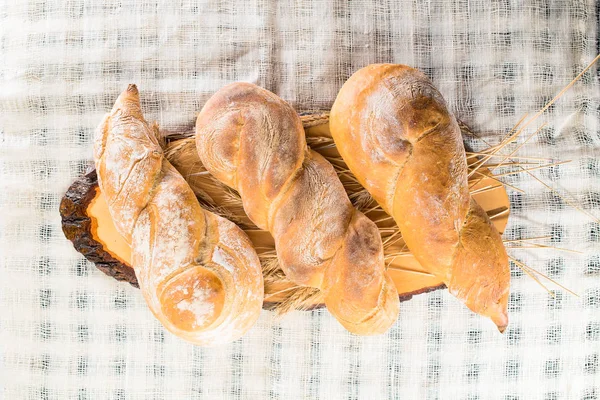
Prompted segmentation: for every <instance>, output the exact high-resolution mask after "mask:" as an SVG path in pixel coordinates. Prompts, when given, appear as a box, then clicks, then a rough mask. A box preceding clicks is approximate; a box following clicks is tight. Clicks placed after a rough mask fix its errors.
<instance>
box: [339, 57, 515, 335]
mask: <svg viewBox="0 0 600 400" xmlns="http://www.w3.org/2000/svg"><path fill="white" fill-rule="evenodd" d="M330 128H331V133H332V136H333V138H334V140H335V142H336V145H337V146H338V149H339V151H340V154H341V155H342V157H343V158H344V161H346V163H347V164H348V166H349V168H350V169H351V170H352V172H353V173H354V175H355V176H356V177H357V178H358V180H359V181H360V182H361V184H362V185H363V186H364V187H365V188H366V189H367V190H368V191H369V192H370V193H371V194H372V195H373V197H374V198H375V199H376V200H377V201H378V202H379V204H381V206H382V207H383V208H384V209H385V210H386V211H388V212H389V213H390V214H391V215H392V216H393V217H394V219H395V220H396V222H397V223H398V226H399V227H400V230H401V232H402V236H403V238H404V240H405V242H406V244H407V245H408V247H409V248H410V250H411V252H412V253H413V254H414V255H415V257H416V258H417V259H418V260H419V262H420V263H421V264H422V265H423V267H425V268H426V269H427V270H428V271H430V272H431V273H434V274H435V275H436V276H438V277H440V279H443V281H444V282H445V283H446V285H447V286H448V287H449V290H450V292H451V293H453V294H454V295H456V296H457V297H458V298H460V299H461V300H463V301H464V302H465V303H466V305H467V306H468V307H469V308H471V309H472V310H473V311H475V312H478V313H480V314H482V315H486V316H489V317H490V318H491V319H492V320H493V321H494V322H495V323H496V324H497V325H498V327H499V329H500V330H503V329H504V328H505V327H506V324H507V322H508V319H507V317H506V305H507V300H508V288H509V279H510V271H509V268H508V258H507V255H506V250H505V249H504V245H503V243H502V240H501V237H500V234H499V233H498V231H497V230H496V229H495V228H494V227H493V225H492V223H491V222H490V220H489V218H488V217H487V215H486V214H485V212H484V211H483V210H482V209H481V207H479V206H478V205H477V203H475V202H474V201H472V200H471V196H470V194H469V187H468V183H467V165H466V158H465V152H464V147H463V144H462V139H461V136H460V129H459V127H458V124H457V122H456V120H455V118H454V116H453V115H452V114H451V113H449V112H448V110H447V108H446V104H445V102H444V100H443V98H442V96H441V95H440V93H439V92H438V91H437V90H436V89H435V88H434V87H433V85H432V84H431V82H430V81H429V80H428V79H427V78H426V77H425V75H423V74H422V73H420V72H419V71H417V70H414V69H412V68H410V67H407V66H403V65H392V64H375V65H370V66H368V67H365V68H363V69H361V70H359V71H358V72H356V73H355V74H354V75H353V76H352V77H351V78H350V79H349V80H348V81H347V82H346V83H345V84H344V86H343V87H342V89H341V91H340V93H339V94H338V96H337V99H336V101H335V103H334V105H333V108H332V110H331V116H330Z"/></svg>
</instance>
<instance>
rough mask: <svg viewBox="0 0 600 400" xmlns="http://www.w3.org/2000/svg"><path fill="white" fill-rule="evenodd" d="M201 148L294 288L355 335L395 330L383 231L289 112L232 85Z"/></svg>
mask: <svg viewBox="0 0 600 400" xmlns="http://www.w3.org/2000/svg"><path fill="white" fill-rule="evenodd" d="M196 145H197V148H198V153H199V155H200V158H201V160H202V163H203V164H204V166H205V168H206V169H207V170H208V171H209V172H210V173H211V174H213V175H214V176H215V177H216V178H217V179H219V180H220V181H221V182H223V183H224V184H226V185H228V186H229V187H231V188H233V189H235V190H237V191H238V192H239V193H240V195H241V198H242V202H243V205H244V210H245V211H246V214H247V215H248V217H249V218H250V219H251V220H252V221H253V222H254V223H255V224H256V225H257V226H258V227H259V228H261V229H264V230H268V231H269V232H271V234H272V235H273V237H274V239H275V246H276V249H277V256H278V258H279V262H280V264H281V268H282V270H283V271H284V273H285V274H286V276H287V277H288V278H289V279H290V280H292V281H294V282H295V283H297V284H299V285H303V286H312V287H316V288H319V289H321V290H322V291H323V292H324V296H325V304H326V306H327V308H328V309H329V311H330V312H331V313H332V314H333V315H334V316H335V317H336V318H337V319H338V321H339V322H340V323H341V324H342V325H343V326H344V327H345V328H346V329H348V330H349V331H350V332H353V333H356V334H361V335H371V334H377V333H382V332H384V331H386V330H387V329H388V328H389V327H390V326H391V325H392V324H393V323H394V321H395V320H396V319H397V317H398V310H399V300H398V292H397V290H396V287H395V285H394V283H393V281H392V279H391V278H390V276H389V275H388V274H387V272H386V269H385V265H384V259H383V246H382V242H381V237H380V235H379V232H378V230H377V226H376V225H375V224H374V223H373V222H372V221H371V220H369V219H368V218H367V217H365V216H364V215H363V214H362V213H360V212H358V211H357V210H356V209H355V208H354V207H353V206H352V204H351V203H350V200H349V199H348V196H347V194H346V192H345V191H344V187H343V186H342V183H341V182H340V180H339V179H338V177H337V174H336V173H335V170H334V168H333V166H332V165H331V164H329V163H328V162H327V161H326V160H325V159H324V158H323V157H322V156H321V155H319V154H318V153H316V152H314V151H311V150H309V149H308V147H307V146H306V138H305V136H304V130H303V128H302V123H301V121H300V118H299V117H298V114H297V113H296V112H295V111H294V110H293V109H292V107H291V106H290V105H289V104H287V103H286V102H284V101H283V100H282V99H280V98H279V97H277V96H276V95H274V94H273V93H271V92H269V91H267V90H265V89H262V88H260V87H258V86H256V85H252V84H249V83H234V84H231V85H228V86H226V87H224V88H223V89H221V90H219V91H218V92H217V93H216V94H215V95H213V96H212V97H211V98H210V99H209V100H208V102H207V103H206V104H205V106H204V108H203V109H202V111H201V112H200V114H199V116H198V119H197V121H196Z"/></svg>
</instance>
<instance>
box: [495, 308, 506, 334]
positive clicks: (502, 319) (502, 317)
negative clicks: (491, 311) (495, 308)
mask: <svg viewBox="0 0 600 400" xmlns="http://www.w3.org/2000/svg"><path fill="white" fill-rule="evenodd" d="M492 321H494V323H495V324H496V326H497V327H498V331H500V333H504V331H505V330H506V327H507V326H508V314H507V313H506V311H502V312H500V313H498V314H497V315H495V316H492Z"/></svg>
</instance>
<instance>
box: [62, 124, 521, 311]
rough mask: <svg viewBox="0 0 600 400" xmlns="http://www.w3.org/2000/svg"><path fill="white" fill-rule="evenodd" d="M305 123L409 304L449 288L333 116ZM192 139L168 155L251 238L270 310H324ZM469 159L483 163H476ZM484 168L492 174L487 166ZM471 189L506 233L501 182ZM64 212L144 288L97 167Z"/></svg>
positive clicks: (76, 186) (90, 246) (97, 255)
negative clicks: (369, 182)
mask: <svg viewBox="0 0 600 400" xmlns="http://www.w3.org/2000/svg"><path fill="white" fill-rule="evenodd" d="M302 121H303V124H304V128H305V132H306V137H307V143H308V144H309V146H310V147H311V148H312V149H313V150H315V151H317V152H319V153H321V154H322V155H323V156H324V157H326V158H327V159H328V160H329V161H330V162H331V163H332V164H333V165H334V167H335V169H336V171H337V172H338V176H339V177H340V180H341V181H342V183H343V184H344V187H345V188H346V191H347V193H348V195H349V197H350V199H351V200H352V202H353V203H354V204H355V206H356V207H357V208H358V209H359V210H361V211H363V212H365V214H366V215H367V216H368V217H369V218H370V219H371V220H373V221H374V222H375V223H376V224H377V226H378V227H379V229H380V232H381V236H382V240H383V241H384V248H385V255H386V264H387V266H388V271H389V273H390V275H391V277H392V279H393V280H394V282H395V284H396V287H397V288H398V293H399V295H400V299H401V300H403V301H404V300H408V299H410V298H411V297H412V296H413V295H416V294H420V293H425V292H429V291H432V290H437V289H441V288H444V284H443V283H442V282H441V281H440V280H439V279H438V278H436V277H434V276H433V275H430V274H429V273H427V271H425V270H424V269H423V268H422V267H421V266H420V264H419V263H418V262H417V260H416V259H415V258H414V257H413V256H412V254H410V252H409V251H408V249H407V248H406V246H405V245H404V242H403V240H402V238H401V234H400V232H399V231H398V228H397V226H396V224H395V222H394V220H393V219H392V218H391V217H390V216H389V215H388V214H386V213H385V212H384V211H383V210H382V209H381V208H380V207H378V206H377V204H376V203H375V202H374V201H373V200H372V198H371V197H370V196H369V195H368V193H367V192H366V191H365V190H364V188H363V187H362V186H360V184H358V182H357V181H356V179H355V178H354V176H353V175H352V173H351V172H349V171H348V169H347V167H346V164H345V163H344V161H343V160H342V159H341V157H340V155H339V153H338V151H337V148H336V147H335V144H334V142H333V140H332V138H331V134H330V132H329V118H328V114H326V113H316V114H308V115H304V116H302ZM192 136H193V131H190V132H186V133H183V134H179V135H169V136H167V145H166V148H165V154H166V157H167V158H168V160H169V161H170V162H171V163H172V164H173V166H174V167H175V168H177V170H178V171H179V172H180V173H181V174H182V175H183V176H184V178H185V179H186V180H187V181H188V183H189V184H190V186H191V187H192V189H193V190H194V192H195V193H196V195H197V197H198V199H199V201H200V203H201V204H202V205H203V206H204V207H205V208H207V209H209V210H211V211H213V212H216V213H218V214H220V215H222V216H224V217H227V218H229V219H230V220H232V221H233V222H235V223H237V224H238V225H239V226H240V227H241V228H242V229H244V231H245V232H246V233H247V234H248V236H249V237H250V240H252V242H253V244H254V246H255V248H256V251H257V253H258V254H259V257H260V259H261V263H262V264H263V273H264V276H265V302H264V308H269V309H272V308H276V309H278V310H279V311H287V310H289V309H311V308H315V307H320V306H322V302H321V296H320V293H319V291H318V290H317V289H313V288H300V287H297V286H296V285H294V284H293V283H292V282H289V281H288V280H287V279H286V278H285V275H284V274H283V272H282V271H281V269H279V267H278V265H277V259H276V255H275V245H274V241H273V238H272V236H271V235H270V234H269V232H266V231H263V230H261V229H258V228H257V227H256V226H255V225H254V224H253V223H252V221H250V220H249V219H248V217H247V216H246V214H245V213H244V211H243V207H242V204H241V200H240V199H239V195H238V194H237V193H236V192H235V191H233V190H231V189H229V188H227V187H225V186H224V185H222V184H221V183H220V182H218V181H216V180H215V179H214V178H213V177H212V176H211V175H210V174H209V173H208V172H207V171H206V169H205V168H204V167H203V165H202V162H201V161H200V158H199V157H198V155H197V153H196V148H195V143H194V140H193V137H192ZM469 161H471V162H475V161H477V159H476V158H470V159H469ZM479 171H480V172H482V173H483V174H486V175H490V174H491V173H490V171H489V170H487V169H484V168H480V169H479ZM470 186H471V192H472V193H473V197H474V198H475V200H476V201H477V202H478V203H479V204H480V205H481V206H482V207H483V208H484V209H485V210H486V212H487V213H488V215H490V217H491V218H492V221H493V223H494V225H495V226H496V228H497V229H498V230H499V231H500V232H503V231H504V228H505V227H506V224H507V222H508V215H509V206H510V203H509V199H508V196H507V194H506V191H505V189H504V187H503V186H502V184H500V183H499V181H497V180H495V179H493V178H491V177H483V178H481V176H478V175H477V176H474V177H473V179H472V180H471V181H470ZM60 214H61V217H62V226H63V232H64V234H65V236H66V237H67V239H69V240H71V241H72V242H73V245H74V246H75V249H76V250H77V251H79V252H80V253H82V254H83V255H84V256H85V257H86V258H87V259H88V260H90V261H91V262H93V263H94V264H95V265H96V266H97V267H98V268H99V269H100V270H101V271H103V272H104V273H106V274H107V275H109V276H112V277H113V278H115V279H117V280H122V281H127V282H129V283H130V284H132V285H133V286H135V287H137V279H136V277H135V273H134V271H133V268H132V267H131V265H130V264H129V262H130V258H131V249H130V247H129V245H128V244H127V243H126V242H125V240H124V239H123V238H122V237H121V236H120V235H119V234H118V233H117V231H116V229H115V227H114V224H113V222H112V220H111V218H110V215H109V213H108V207H107V204H106V201H105V199H104V196H103V195H102V193H101V192H100V190H99V188H98V183H97V178H96V172H95V170H93V169H92V170H89V171H88V172H87V173H86V174H84V175H83V176H81V177H80V178H78V179H77V180H76V181H75V182H73V184H72V185H71V187H70V188H69V189H68V190H67V193H66V194H65V196H64V197H63V199H62V201H61V205H60Z"/></svg>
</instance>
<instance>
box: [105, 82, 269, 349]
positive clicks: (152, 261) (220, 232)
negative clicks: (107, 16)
mask: <svg viewBox="0 0 600 400" xmlns="http://www.w3.org/2000/svg"><path fill="white" fill-rule="evenodd" d="M157 133H158V130H157V126H156V125H154V126H151V125H149V124H148V123H147V122H146V120H145V119H144V117H143V115H142V111H141V108H140V99H139V94H138V90H137V88H136V87H135V85H129V87H128V88H127V90H125V91H124V92H123V93H122V94H121V95H120V96H119V98H118V99H117V101H116V103H115V105H114V107H113V109H112V111H111V112H110V113H109V114H107V115H106V116H105V117H104V120H103V121H102V123H101V125H100V127H99V128H98V130H97V134H96V137H95V143H94V160H95V163H96V170H97V173H98V184H99V187H100V190H101V191H102V193H103V194H104V196H105V198H106V200H107V203H108V207H109V211H110V214H111V217H112V219H113V221H114V224H115V227H116V228H117V230H118V232H119V233H120V234H121V235H122V236H123V237H124V238H125V240H126V241H127V242H128V243H129V244H130V245H131V249H132V259H131V263H132V265H133V268H134V270H135V274H136V276H137V279H138V282H139V285H140V289H141V290H142V293H143V295H144V297H145V299H146V302H147V303H148V306H149V307H150V310H151V311H152V312H153V313H154V315H155V316H156V318H157V319H158V320H159V321H160V322H161V323H162V324H163V325H164V326H165V327H166V328H167V329H168V330H169V331H171V332H173V333H174V334H175V335H177V336H180V337H182V338H184V339H186V340H188V341H190V342H193V343H195V344H199V345H203V346H210V345H217V344H220V343H225V342H230V341H232V340H235V339H237V338H239V337H240V336H242V335H243V334H244V333H245V332H246V331H247V330H248V329H249V328H250V327H251V326H252V325H253V324H254V322H255V321H256V319H257V318H258V316H259V314H260V310H261V305H262V300H263V278H262V271H261V267H260V263H259V260H258V256H257V255H256V252H255V251H254V249H253V247H252V245H251V243H250V240H249V239H248V237H247V236H246V235H245V233H244V232H243V231H242V230H241V229H239V228H238V227H237V226H236V225H235V224H233V223H232V222H230V221H228V220H226V219H224V218H221V217H219V216H216V215H214V214H212V213H210V212H208V211H205V210H203V209H202V208H201V207H200V204H199V203H198V200H197V199H196V196H195V195H194V193H193V192H192V190H191V189H190V187H189V186H188V184H187V183H186V182H185V180H184V179H183V177H182V176H181V175H180V174H179V173H178V172H177V171H176V170H175V168H173V167H172V166H171V164H169V162H168V161H167V160H166V159H165V157H164V155H163V151H162V148H161V146H160V144H159V142H158V140H157Z"/></svg>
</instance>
